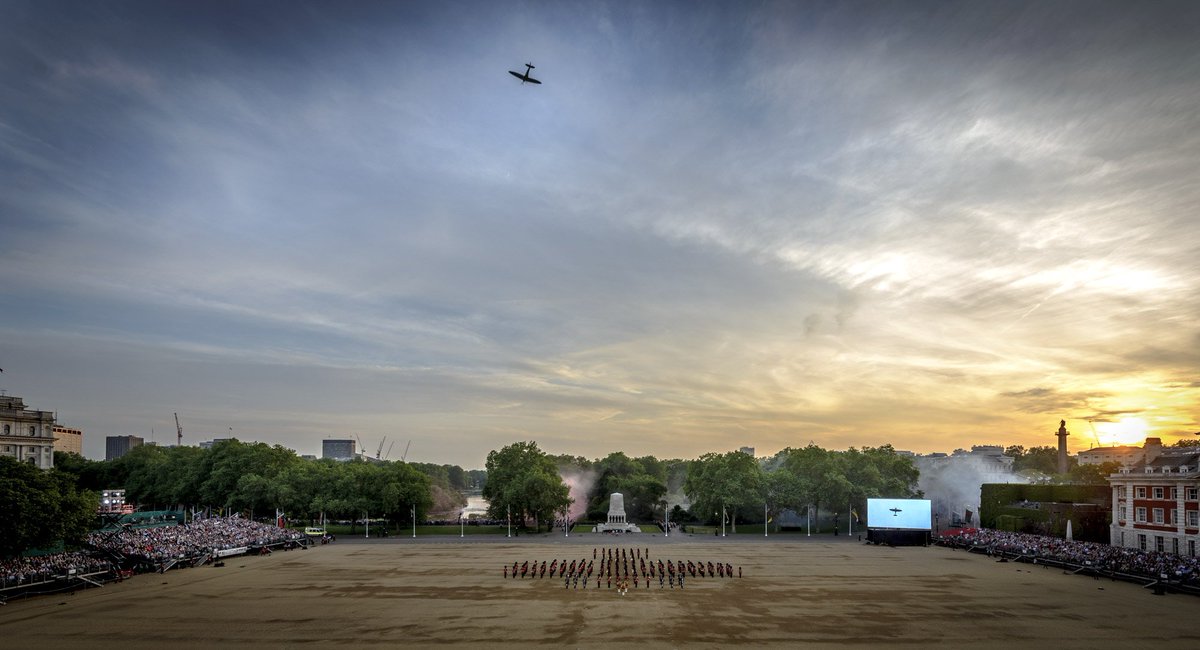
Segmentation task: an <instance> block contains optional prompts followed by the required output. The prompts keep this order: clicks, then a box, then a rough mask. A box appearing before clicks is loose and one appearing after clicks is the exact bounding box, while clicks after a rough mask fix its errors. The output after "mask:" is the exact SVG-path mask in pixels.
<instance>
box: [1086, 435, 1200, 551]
mask: <svg viewBox="0 0 1200 650" xmlns="http://www.w3.org/2000/svg"><path fill="white" fill-rule="evenodd" d="M1108 482H1109V485H1111V486H1112V490H1113V513H1112V515H1113V516H1112V538H1111V540H1110V543H1111V544H1112V545H1113V546H1125V547H1130V548H1138V549H1142V550H1145V551H1159V552H1166V553H1175V554H1177V555H1190V556H1193V557H1195V556H1196V555H1197V554H1198V551H1200V450H1197V449H1190V450H1189V449H1178V450H1176V449H1170V448H1168V449H1163V450H1162V453H1161V454H1159V455H1157V456H1154V457H1147V458H1146V459H1145V460H1142V461H1141V462H1138V463H1134V464H1133V465H1129V466H1127V467H1123V468H1121V471H1120V472H1118V473H1116V474H1113V475H1112V476H1109V477H1108Z"/></svg>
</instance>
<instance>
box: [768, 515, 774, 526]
mask: <svg viewBox="0 0 1200 650" xmlns="http://www.w3.org/2000/svg"><path fill="white" fill-rule="evenodd" d="M772 521H775V515H771V516H770V517H767V523H768V524H769V523H771V522H772Z"/></svg>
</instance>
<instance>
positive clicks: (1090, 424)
mask: <svg viewBox="0 0 1200 650" xmlns="http://www.w3.org/2000/svg"><path fill="white" fill-rule="evenodd" d="M1087 423H1088V426H1089V427H1091V428H1092V437H1093V438H1095V439H1096V446H1097V447H1103V446H1104V445H1102V444H1100V434H1098V433H1096V425H1094V424H1092V421H1091V420H1088V421H1087Z"/></svg>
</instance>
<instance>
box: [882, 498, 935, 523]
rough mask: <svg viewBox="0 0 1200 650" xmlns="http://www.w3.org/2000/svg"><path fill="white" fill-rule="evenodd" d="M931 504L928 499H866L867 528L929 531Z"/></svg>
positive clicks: (931, 517)
mask: <svg viewBox="0 0 1200 650" xmlns="http://www.w3.org/2000/svg"><path fill="white" fill-rule="evenodd" d="M932 504H933V502H932V501H929V500H928V499H867V527H868V528H900V529H903V530H929V529H930V528H931V527H932V526H931V523H932V519H933V505H932Z"/></svg>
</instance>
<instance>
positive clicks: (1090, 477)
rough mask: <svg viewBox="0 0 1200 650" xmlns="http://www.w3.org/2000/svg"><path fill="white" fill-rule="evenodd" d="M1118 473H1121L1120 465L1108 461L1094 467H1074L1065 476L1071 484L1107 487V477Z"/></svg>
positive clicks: (1113, 461)
mask: <svg viewBox="0 0 1200 650" xmlns="http://www.w3.org/2000/svg"><path fill="white" fill-rule="evenodd" d="M1119 471H1121V463H1119V462H1117V461H1115V460H1110V461H1107V462H1104V463H1099V464H1094V465H1076V466H1074V467H1072V468H1071V470H1070V471H1069V472H1067V476H1068V478H1069V480H1070V481H1071V482H1072V483H1081V484H1083V485H1108V477H1109V475H1110V474H1116V473H1117V472H1119Z"/></svg>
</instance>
